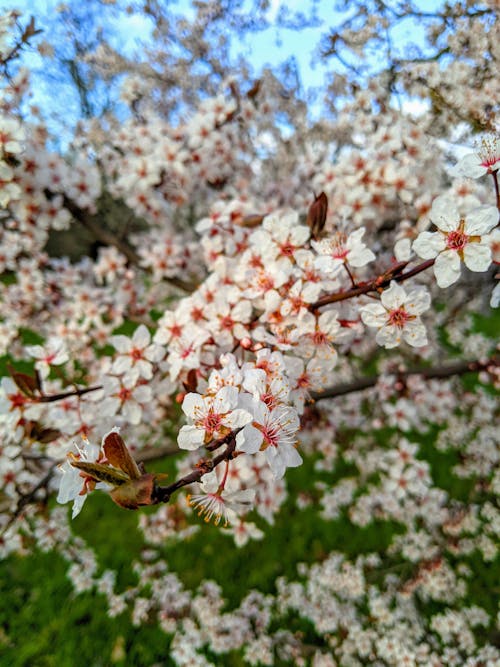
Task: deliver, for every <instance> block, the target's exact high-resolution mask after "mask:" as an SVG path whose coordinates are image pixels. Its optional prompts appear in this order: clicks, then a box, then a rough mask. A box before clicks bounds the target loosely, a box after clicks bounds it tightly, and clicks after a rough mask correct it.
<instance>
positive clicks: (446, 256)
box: [434, 250, 460, 287]
mask: <svg viewBox="0 0 500 667" xmlns="http://www.w3.org/2000/svg"><path fill="white" fill-rule="evenodd" d="M434 275H435V276H436V281H437V284H438V285H439V287H449V286H450V285H452V284H453V283H455V282H456V281H457V280H458V279H459V278H460V257H459V256H458V253H457V252H455V251H454V250H445V251H444V252H442V253H441V254H440V255H438V256H437V257H436V261H435V263H434Z"/></svg>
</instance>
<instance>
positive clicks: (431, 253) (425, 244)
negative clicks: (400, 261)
mask: <svg viewBox="0 0 500 667" xmlns="http://www.w3.org/2000/svg"><path fill="white" fill-rule="evenodd" d="M412 247H413V250H414V252H416V253H417V255H418V256H419V257H421V258H422V259H433V258H434V257H436V255H438V254H439V253H440V252H441V250H444V249H445V247H446V241H445V240H444V237H443V235H442V234H439V232H421V233H420V234H419V235H418V236H417V238H416V239H415V240H414V241H413V246H412Z"/></svg>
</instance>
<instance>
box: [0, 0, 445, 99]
mask: <svg viewBox="0 0 500 667" xmlns="http://www.w3.org/2000/svg"><path fill="white" fill-rule="evenodd" d="M75 1H76V0H67V3H66V4H71V3H72V2H75ZM78 1H82V0H78ZM59 4H60V0H3V2H2V9H14V8H16V9H19V10H21V11H22V12H23V14H24V18H25V19H28V18H29V16H30V15H34V16H35V18H36V19H37V23H39V24H40V26H41V27H43V19H44V17H50V16H53V15H54V14H55V12H56V8H57V6H58V5H59ZM281 4H282V0H271V4H270V9H269V18H270V19H273V18H274V16H275V15H276V13H277V11H278V9H279V6H280V5H281ZM333 4H334V2H333V0H332V1H327V0H320V1H319V2H318V3H317V13H318V17H319V19H320V20H321V23H322V24H321V25H320V26H317V27H313V28H306V29H303V30H302V31H301V32H300V33H298V32H294V31H292V30H285V29H282V28H280V29H277V28H271V29H269V30H266V31H264V32H262V33H258V34H252V35H249V36H247V37H245V38H244V39H242V40H237V41H236V47H237V49H238V52H239V53H242V54H243V55H244V56H245V57H246V58H247V59H248V60H249V61H250V62H251V63H252V64H253V66H254V67H255V68H256V71H257V72H258V70H259V69H260V68H261V67H262V66H264V65H266V64H271V65H272V64H273V63H276V62H280V61H283V60H284V59H285V58H288V57H290V56H294V57H295V59H296V61H297V63H298V66H299V72H300V75H301V79H302V82H303V85H304V87H305V88H306V89H308V88H320V87H322V84H323V82H324V77H325V74H326V72H328V71H329V70H331V68H332V67H333V66H334V62H333V61H332V60H330V61H327V62H324V61H323V62H320V61H319V59H318V58H317V57H314V56H315V51H316V49H317V46H318V43H319V41H320V38H321V36H322V35H323V34H324V33H325V32H326V31H327V29H328V27H331V26H334V25H338V24H339V23H341V21H342V20H343V18H345V15H341V14H339V13H337V12H335V11H334V10H333V9H332V5H333ZM418 4H419V5H420V7H421V8H422V9H427V10H432V9H436V8H437V7H438V6H439V5H441V4H442V3H441V2H440V1H439V0H420V1H419V2H418ZM286 5H287V7H288V8H290V9H291V10H293V9H296V10H300V9H303V10H306V9H307V7H308V6H309V5H310V2H309V1H306V2H304V0H288V1H287V2H286ZM189 6H190V2H189V0H178V2H177V3H176V4H175V5H174V11H176V12H177V11H178V12H186V13H189V11H190V10H189ZM114 27H115V28H117V33H118V35H119V41H120V44H117V46H120V48H122V49H124V50H125V51H126V52H129V53H132V52H134V51H135V50H139V49H140V44H141V42H143V41H147V40H148V38H149V36H150V34H151V28H152V25H151V21H150V20H149V19H148V18H147V17H146V16H144V15H138V14H133V15H130V16H127V15H125V14H123V13H122V15H121V18H120V20H119V22H116V21H115V23H114ZM420 32H421V31H420ZM39 39H40V40H44V39H45V40H47V41H49V42H50V34H45V35H44V34H42V35H41V36H40V37H39ZM277 40H279V43H280V46H277ZM415 40H417V41H420V42H421V36H419V31H418V29H416V26H415V25H412V24H410V23H406V25H403V26H402V27H401V28H400V29H398V31H397V33H396V35H395V43H396V47H398V46H403V45H404V44H406V43H408V42H409V41H415ZM235 52H236V49H235ZM28 62H29V65H30V67H32V68H33V69H36V68H37V67H42V62H43V61H41V59H40V58H38V56H37V54H36V53H33V54H32V55H31V56H30V57H29V61H28ZM32 101H33V102H34V103H36V104H39V105H40V106H41V107H42V108H43V107H44V106H46V104H47V92H46V91H45V90H43V89H42V88H40V89H39V90H35V91H34V97H33V100H32Z"/></svg>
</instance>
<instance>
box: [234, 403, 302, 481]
mask: <svg viewBox="0 0 500 667" xmlns="http://www.w3.org/2000/svg"><path fill="white" fill-rule="evenodd" d="M252 413H253V420H252V423H251V424H247V425H246V426H245V427H244V429H243V430H242V431H240V432H239V433H238V434H237V436H236V443H237V447H238V449H239V450H240V451H242V452H246V453H247V454H255V453H256V452H258V451H260V450H262V451H263V452H264V454H265V457H266V460H267V463H268V465H269V467H270V468H271V470H272V472H273V474H274V477H275V478H276V479H280V478H281V477H283V475H284V474H285V470H286V469H287V468H296V467H297V466H299V465H300V464H301V463H302V457H301V456H300V454H299V453H298V451H297V450H296V448H295V446H294V445H295V442H296V434H297V431H298V429H299V426H300V420H299V416H298V414H297V412H296V410H294V409H293V408H291V407H288V406H283V405H278V406H277V407H276V408H275V409H274V410H270V409H269V408H268V407H267V405H266V404H265V403H263V402H262V401H256V402H254V404H253V406H252Z"/></svg>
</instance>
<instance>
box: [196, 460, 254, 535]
mask: <svg viewBox="0 0 500 667" xmlns="http://www.w3.org/2000/svg"><path fill="white" fill-rule="evenodd" d="M200 487H201V490H202V493H200V494H190V495H189V496H188V502H189V504H190V505H191V507H194V508H195V509H196V510H197V511H198V516H202V515H203V516H204V518H205V521H206V522H207V523H209V522H210V521H212V519H213V520H214V524H215V525H216V526H218V525H219V523H220V522H221V519H222V521H223V525H224V527H226V526H227V525H228V524H229V523H231V522H232V521H234V520H235V519H236V518H237V517H238V516H239V515H241V514H242V513H245V512H248V511H249V510H251V509H252V505H253V501H254V499H255V489H240V490H239V491H232V492H230V491H228V490H226V489H225V488H224V486H223V485H222V484H220V483H219V481H218V478H217V472H216V471H215V470H212V472H209V473H207V474H206V475H203V477H202V478H201V482H200Z"/></svg>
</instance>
